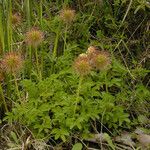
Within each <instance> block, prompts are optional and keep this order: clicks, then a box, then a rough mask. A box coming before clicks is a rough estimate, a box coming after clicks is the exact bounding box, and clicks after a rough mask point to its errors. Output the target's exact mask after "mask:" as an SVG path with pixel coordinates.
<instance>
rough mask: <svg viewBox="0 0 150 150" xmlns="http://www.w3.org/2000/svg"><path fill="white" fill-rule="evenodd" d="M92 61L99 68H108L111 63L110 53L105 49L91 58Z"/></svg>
mask: <svg viewBox="0 0 150 150" xmlns="http://www.w3.org/2000/svg"><path fill="white" fill-rule="evenodd" d="M90 62H91V65H92V66H93V67H95V68H96V69H97V70H106V69H107V68H108V66H109V65H110V63H111V61H110V56H109V53H108V52H105V51H99V53H97V54H96V55H94V56H93V57H92V58H91V59H90Z"/></svg>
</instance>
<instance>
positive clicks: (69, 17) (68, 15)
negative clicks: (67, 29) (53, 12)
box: [60, 8, 75, 24]
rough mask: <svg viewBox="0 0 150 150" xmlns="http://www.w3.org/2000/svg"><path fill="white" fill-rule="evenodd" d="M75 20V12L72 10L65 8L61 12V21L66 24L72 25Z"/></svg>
mask: <svg viewBox="0 0 150 150" xmlns="http://www.w3.org/2000/svg"><path fill="white" fill-rule="evenodd" d="M74 18H75V11H74V10H72V9H70V8H64V9H62V10H61V11H60V19H61V20H62V21H64V22H65V23H67V24H69V23H71V22H72V21H73V20H74Z"/></svg>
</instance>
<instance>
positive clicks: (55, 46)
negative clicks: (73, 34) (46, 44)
mask: <svg viewBox="0 0 150 150" xmlns="http://www.w3.org/2000/svg"><path fill="white" fill-rule="evenodd" d="M59 32H60V24H59V25H58V28H57V31H56V38H55V43H54V50H53V59H55V58H56V56H57V46H58V40H59Z"/></svg>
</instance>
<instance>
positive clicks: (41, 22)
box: [39, 0, 44, 75]
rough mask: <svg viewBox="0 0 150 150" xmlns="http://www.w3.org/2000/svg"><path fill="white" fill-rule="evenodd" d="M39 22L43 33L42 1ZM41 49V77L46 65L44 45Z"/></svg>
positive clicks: (41, 0) (41, 1)
mask: <svg viewBox="0 0 150 150" xmlns="http://www.w3.org/2000/svg"><path fill="white" fill-rule="evenodd" d="M39 20H40V25H41V28H42V31H43V0H40V13H39ZM40 49H41V52H42V55H41V75H42V73H43V66H44V65H43V64H44V61H43V60H44V58H43V57H44V56H43V52H44V51H43V44H41V46H40Z"/></svg>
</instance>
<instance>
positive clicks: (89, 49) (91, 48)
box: [86, 46, 97, 54]
mask: <svg viewBox="0 0 150 150" xmlns="http://www.w3.org/2000/svg"><path fill="white" fill-rule="evenodd" d="M96 51H97V49H96V47H95V46H90V47H89V48H88V49H87V51H86V53H87V54H93V53H95V52H96Z"/></svg>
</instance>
